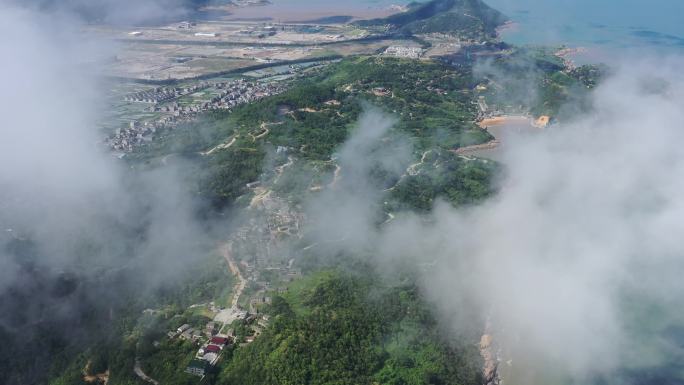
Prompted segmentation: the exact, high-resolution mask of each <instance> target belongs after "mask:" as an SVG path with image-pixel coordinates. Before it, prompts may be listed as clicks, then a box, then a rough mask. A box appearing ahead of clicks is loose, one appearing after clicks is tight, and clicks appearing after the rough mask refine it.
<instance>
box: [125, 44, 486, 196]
mask: <svg viewBox="0 0 684 385" xmlns="http://www.w3.org/2000/svg"><path fill="white" fill-rule="evenodd" d="M473 87H474V82H473V80H472V75H471V74H470V72H469V70H468V69H458V70H457V69H454V68H451V67H449V66H447V65H444V64H441V63H436V62H422V61H414V60H402V59H393V58H377V57H355V58H349V59H345V60H342V61H340V62H338V63H334V64H332V65H330V66H328V67H327V68H324V69H322V70H318V71H316V72H312V73H310V74H308V76H307V77H305V78H302V79H298V80H297V81H295V82H294V83H293V84H292V85H291V87H290V89H289V90H288V91H287V92H285V93H283V94H280V95H276V96H272V97H269V98H265V99H263V100H260V101H258V102H255V103H251V104H247V105H242V106H240V107H238V108H236V109H234V110H233V111H231V112H212V113H210V114H207V115H206V116H204V117H203V118H202V119H200V120H198V121H197V122H194V123H190V124H187V125H185V126H183V127H180V128H178V129H176V130H173V131H170V132H168V133H166V134H165V136H164V137H162V138H160V140H159V141H155V142H153V143H152V144H151V145H149V146H147V147H143V148H142V149H141V150H140V151H139V152H138V153H136V154H133V156H132V157H131V160H132V162H140V161H151V160H152V159H153V158H154V157H159V158H163V157H164V156H165V155H167V154H178V155H180V156H184V157H190V158H192V159H193V161H196V163H197V164H198V166H197V172H196V173H195V174H196V176H198V177H199V179H200V181H199V183H198V192H200V194H201V195H203V196H205V197H206V198H208V199H209V200H210V201H211V202H212V203H213V204H214V206H216V207H224V206H226V205H230V204H232V203H233V202H234V201H235V199H236V198H237V197H239V196H241V195H243V194H245V193H247V192H248V189H247V188H246V185H247V184H248V183H250V182H255V181H258V180H259V179H260V175H262V173H264V172H269V171H270V170H269V168H268V167H264V166H265V165H267V164H268V162H266V159H267V158H268V157H267V155H268V154H269V153H272V152H274V149H276V148H282V149H286V152H287V154H288V155H292V156H294V157H296V158H297V159H301V160H303V161H305V162H309V163H308V165H307V164H306V163H298V167H299V169H301V167H304V168H307V167H309V166H311V165H313V167H315V168H316V169H317V170H316V172H315V173H314V174H316V175H318V176H321V173H325V172H330V171H331V170H332V169H333V168H332V167H330V166H331V165H330V164H329V163H327V165H326V162H329V161H330V160H331V158H332V156H333V154H334V153H335V151H336V149H337V148H338V146H339V145H340V144H342V143H343V142H344V141H345V140H346V139H347V138H348V136H349V133H350V132H351V130H352V129H353V127H354V125H355V124H356V122H357V121H358V118H359V116H360V114H361V112H362V111H363V110H364V108H365V105H373V106H377V107H380V108H381V109H382V110H383V111H385V112H387V113H388V114H389V115H391V116H393V117H395V118H397V122H396V124H395V130H396V131H397V132H400V133H402V134H403V135H405V136H406V137H408V138H410V139H411V141H412V142H413V145H414V148H415V150H416V151H417V152H422V151H426V150H428V149H431V148H440V149H444V150H450V149H454V148H458V147H462V146H468V145H471V144H479V143H483V142H486V141H488V140H490V139H491V136H490V135H489V134H488V133H487V132H486V131H483V130H481V129H479V128H478V127H477V126H476V125H475V124H474V120H475V118H476V116H477V111H476V106H475V105H474V104H473V102H472V101H473V98H474V95H473V92H472V88H473ZM232 139H235V142H234V143H233V144H232V145H231V146H230V147H229V148H225V149H221V150H217V151H215V152H213V153H212V155H208V156H199V155H198V153H199V152H201V151H206V150H207V149H210V148H212V147H214V146H217V145H220V144H221V143H228V142H230V141H232ZM321 177H322V178H325V177H324V176H321ZM288 181H289V183H290V184H292V183H299V182H300V181H301V180H297V179H294V178H290V179H285V180H283V183H285V182H288ZM279 188H280V189H281V190H282V191H287V190H288V189H291V188H293V186H290V187H288V186H283V185H282V183H281V186H279Z"/></svg>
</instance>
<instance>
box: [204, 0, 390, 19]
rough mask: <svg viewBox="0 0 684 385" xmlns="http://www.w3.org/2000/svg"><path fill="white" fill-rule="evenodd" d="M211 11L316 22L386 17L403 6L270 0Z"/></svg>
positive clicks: (230, 16) (231, 16)
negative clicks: (269, 0)
mask: <svg viewBox="0 0 684 385" xmlns="http://www.w3.org/2000/svg"><path fill="white" fill-rule="evenodd" d="M211 9H212V10H220V11H223V12H226V15H225V16H223V17H222V19H224V20H249V19H251V20H272V21H277V22H287V23H303V22H315V21H316V20H324V19H327V18H337V17H348V18H350V19H351V20H364V19H374V18H382V17H387V16H389V15H392V14H395V13H398V12H400V11H401V8H400V7H399V6H396V5H394V6H393V5H389V6H383V7H379V6H373V7H372V6H368V5H367V4H366V5H364V4H359V3H357V2H353V1H352V2H348V3H339V4H322V3H321V2H315V1H311V2H306V4H300V3H297V4H292V3H291V2H270V3H264V4H258V5H257V4H255V5H254V6H235V5H225V6H213V7H212V8H211Z"/></svg>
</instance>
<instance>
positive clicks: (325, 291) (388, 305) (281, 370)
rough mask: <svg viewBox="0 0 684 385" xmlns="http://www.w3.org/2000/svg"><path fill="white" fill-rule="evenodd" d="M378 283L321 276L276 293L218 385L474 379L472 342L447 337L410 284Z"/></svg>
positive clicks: (366, 278)
mask: <svg viewBox="0 0 684 385" xmlns="http://www.w3.org/2000/svg"><path fill="white" fill-rule="evenodd" d="M378 282H380V281H379V279H378V277H376V276H372V274H368V275H366V276H363V277H358V276H349V275H347V274H344V273H319V274H317V275H314V276H313V277H310V278H309V279H308V280H307V282H306V283H305V284H304V285H301V286H300V288H299V290H297V291H296V292H294V293H293V292H291V293H288V295H287V299H285V298H282V297H276V298H275V299H274V301H273V304H272V306H271V307H270V310H269V311H270V313H271V316H272V320H271V325H269V327H268V329H266V331H265V332H264V334H262V335H261V336H260V337H259V338H258V339H257V340H256V341H255V342H254V343H252V344H251V345H248V346H246V347H244V348H241V349H238V350H237V351H236V352H235V354H234V356H233V358H232V360H231V361H230V362H228V363H226V365H225V366H224V367H223V369H222V371H221V373H220V375H219V378H218V381H217V384H222V385H223V384H225V385H230V384H245V385H250V384H253V385H268V384H279V385H280V384H282V385H284V384H291V385H295V384H296V385H307V384H338V385H342V384H350V385H351V384H354V385H361V384H373V383H381V384H388V385H395V384H396V385H399V384H407V385H408V384H410V385H414V384H415V385H418V384H462V385H466V384H473V385H474V384H479V383H480V381H481V379H480V374H479V367H478V365H479V364H478V363H479V357H478V352H477V349H476V348H475V345H474V344H468V343H465V342H464V341H463V340H461V342H459V343H456V342H455V341H454V339H452V338H449V337H448V333H445V331H444V330H441V329H440V328H439V326H438V324H437V321H436V319H435V318H434V314H433V313H431V311H430V308H429V307H428V305H427V303H425V301H424V300H423V299H422V297H421V295H420V292H419V290H418V289H417V288H416V287H415V286H412V285H410V284H407V285H400V286H396V287H384V286H382V285H381V284H379V283H378ZM293 303H294V304H296V306H295V305H293ZM471 337H472V336H471ZM473 338H476V337H473Z"/></svg>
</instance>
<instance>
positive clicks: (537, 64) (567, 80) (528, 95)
mask: <svg viewBox="0 0 684 385" xmlns="http://www.w3.org/2000/svg"><path fill="white" fill-rule="evenodd" d="M555 52H556V50H555V49H551V48H544V47H525V48H514V49H513V52H512V53H510V54H509V55H503V56H500V57H497V58H496V59H495V60H492V61H487V62H482V63H480V65H479V66H478V69H479V70H478V76H479V78H480V80H483V81H484V82H485V84H487V86H488V90H487V92H485V93H484V95H485V96H486V97H487V101H488V103H489V104H490V105H493V106H496V107H497V108H499V109H501V110H503V111H504V112H517V113H520V112H530V113H531V114H532V115H534V116H541V115H548V116H552V117H558V118H565V117H567V116H560V115H562V114H563V112H564V111H563V108H567V107H568V106H571V107H573V108H588V105H587V102H588V100H589V98H588V97H587V96H588V92H589V91H590V90H591V89H592V88H594V87H595V86H596V85H597V84H598V82H599V80H600V79H601V78H602V76H603V75H604V73H605V69H603V68H602V67H599V66H588V65H587V66H581V67H577V68H574V69H572V70H568V69H567V68H566V64H565V63H564V61H563V59H562V58H560V57H558V56H556V55H555ZM572 112H573V113H574V112H576V111H574V110H573V111H572Z"/></svg>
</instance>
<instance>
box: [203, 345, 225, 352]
mask: <svg viewBox="0 0 684 385" xmlns="http://www.w3.org/2000/svg"><path fill="white" fill-rule="evenodd" d="M220 351H221V348H220V347H218V346H216V345H207V347H206V348H204V352H205V353H218V352H220Z"/></svg>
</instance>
